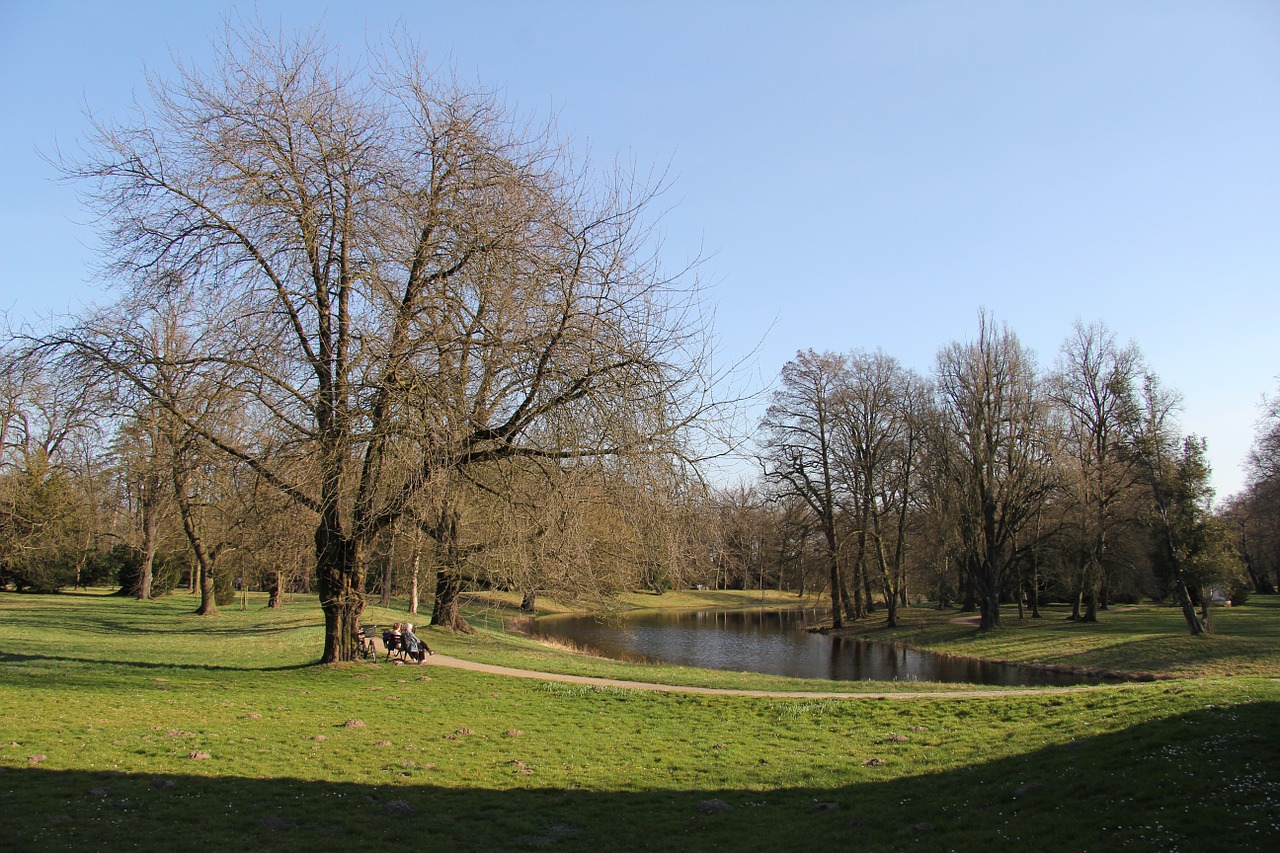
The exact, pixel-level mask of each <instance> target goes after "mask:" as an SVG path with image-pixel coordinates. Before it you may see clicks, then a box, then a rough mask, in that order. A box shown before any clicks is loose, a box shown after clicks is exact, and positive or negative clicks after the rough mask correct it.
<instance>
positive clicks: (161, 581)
mask: <svg viewBox="0 0 1280 853" xmlns="http://www.w3.org/2000/svg"><path fill="white" fill-rule="evenodd" d="M118 547H122V548H123V547H125V546H118ZM115 550H116V549H112V552H113V553H114V552H115ZM126 550H127V551H128V554H127V555H121V563H120V568H119V574H118V576H117V577H118V579H119V582H120V591H119V592H118V593H116V594H117V595H137V594H138V584H140V583H141V582H142V554H141V552H139V551H138V550H137V549H136V548H127V549H126ZM181 578H182V561H181V560H180V559H178V558H176V557H174V556H173V555H171V554H156V556H155V559H153V560H152V561H151V597H152V598H159V597H160V596H162V595H168V594H169V593H171V592H173V591H174V589H176V588H177V586H178V581H179V580H180V579H181Z"/></svg>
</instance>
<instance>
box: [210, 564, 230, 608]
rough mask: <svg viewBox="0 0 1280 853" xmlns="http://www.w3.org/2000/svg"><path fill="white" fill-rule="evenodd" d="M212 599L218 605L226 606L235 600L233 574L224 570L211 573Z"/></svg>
mask: <svg viewBox="0 0 1280 853" xmlns="http://www.w3.org/2000/svg"><path fill="white" fill-rule="evenodd" d="M213 600H214V601H216V602H217V603H218V606H219V607H226V606H227V605H228V604H230V603H231V602H233V601H235V600H236V584H235V576H234V575H233V574H232V573H231V572H229V571H226V570H223V571H216V570H215V571H214V573H213Z"/></svg>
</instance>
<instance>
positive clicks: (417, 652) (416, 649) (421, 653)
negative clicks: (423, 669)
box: [400, 622, 435, 663]
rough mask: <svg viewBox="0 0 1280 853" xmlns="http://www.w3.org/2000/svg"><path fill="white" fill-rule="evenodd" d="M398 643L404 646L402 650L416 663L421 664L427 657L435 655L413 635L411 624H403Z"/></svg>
mask: <svg viewBox="0 0 1280 853" xmlns="http://www.w3.org/2000/svg"><path fill="white" fill-rule="evenodd" d="M400 642H401V643H403V644H404V650H405V652H406V653H407V654H408V655H409V657H411V658H413V659H414V660H416V661H417V662H418V663H422V661H423V660H425V659H426V656H427V655H434V654H435V652H433V651H431V647H430V646H428V645H427V644H426V643H424V642H422V640H421V639H420V638H419V637H418V635H417V634H415V633H413V625H412V624H411V623H407V622H406V623H405V626H404V630H402V631H401V632H400Z"/></svg>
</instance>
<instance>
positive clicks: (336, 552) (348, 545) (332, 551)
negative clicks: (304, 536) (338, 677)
mask: <svg viewBox="0 0 1280 853" xmlns="http://www.w3.org/2000/svg"><path fill="white" fill-rule="evenodd" d="M360 557H361V554H360V548H359V547H358V545H357V543H355V542H353V541H352V540H351V539H349V538H347V537H345V536H343V535H342V534H341V532H340V531H339V530H337V529H335V528H334V526H332V525H330V524H327V523H325V522H324V521H321V524H320V526H319V527H318V528H317V530H316V575H317V577H318V579H319V587H320V589H319V592H320V608H321V609H322V610H323V611H324V654H323V655H322V656H321V658H320V662H321V663H339V662H346V661H354V660H356V659H357V657H358V655H359V653H360V614H361V613H363V612H364V591H363V590H364V572H363V568H364V567H363V561H362V560H361V559H360Z"/></svg>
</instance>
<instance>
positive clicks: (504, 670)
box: [424, 654, 1098, 699]
mask: <svg viewBox="0 0 1280 853" xmlns="http://www.w3.org/2000/svg"><path fill="white" fill-rule="evenodd" d="M424 663H426V664H427V665H430V666H447V667H452V668H454V669H469V670H471V671H472V672H487V673H491V674H493V675H507V676H511V677H513V678H533V679H538V680H540V681H559V682H564V683H566V684H588V685H591V686H593V687H621V688H625V689H628V690H655V691H659V692H662V693H706V694H711V695H715V696H765V697H777V698H783V699H989V698H992V697H998V696H1011V695H1027V694H1029V693H1034V694H1036V695H1042V694H1045V693H1069V692H1075V691H1077V690H1096V689H1098V687H1097V686H1096V685H1082V686H1077V687H1040V688H1021V689H1018V688H991V689H981V690H955V691H950V692H941V691H939V692H925V691H911V692H900V693H899V692H874V691H873V692H866V693H821V692H817V691H789V690H737V689H733V688H729V687H689V686H682V685H678V684H651V683H648V682H643V681H621V680H619V679H615V678H597V677H595V676H590V675H561V674H560V673H555V672H537V671H535V670H532V669H516V668H514V667H510V666H496V665H494V664H488V663H476V662H475V661H470V660H463V659H462V658H455V657H450V656H449V655H442V654H435V655H432V656H431V657H429V658H427V659H426V661H425V662H424Z"/></svg>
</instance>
